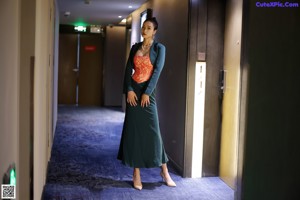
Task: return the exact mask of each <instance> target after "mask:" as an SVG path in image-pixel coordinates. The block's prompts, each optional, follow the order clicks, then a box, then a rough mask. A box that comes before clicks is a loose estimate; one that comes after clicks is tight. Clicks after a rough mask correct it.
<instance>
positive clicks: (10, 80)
mask: <svg viewBox="0 0 300 200" xmlns="http://www.w3.org/2000/svg"><path fill="white" fill-rule="evenodd" d="M19 24H20V1H19V0H6V1H1V3H0V26H1V27H2V29H1V37H0V44H1V46H0V94H1V97H0V138H1V140H0V163H1V164H0V177H1V180H2V177H3V175H4V173H5V172H6V170H7V169H8V167H9V165H10V164H12V163H15V164H16V170H17V171H16V173H17V174H18V173H19V169H20V168H19V161H18V158H19V155H18V151H19V147H18V144H19V136H18V135H19V114H20V110H19V91H20V89H19V77H20V66H19V63H20V59H19V56H20V53H19V47H20V46H19V45H20V26H19ZM1 182H2V181H1ZM18 183H19V176H18V175H17V185H18ZM18 190H19V188H18V187H17V192H18Z"/></svg>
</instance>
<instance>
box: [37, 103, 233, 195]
mask: <svg viewBox="0 0 300 200" xmlns="http://www.w3.org/2000/svg"><path fill="white" fill-rule="evenodd" d="M123 119H124V113H122V112H121V111H120V109H118V108H99V107H75V106H59V108H58V121H57V127H56V133H55V138H54V142H53V147H52V155H51V159H50V162H49V164H48V174H47V180H46V185H45V187H44V192H43V198H42V199H44V200H98V199H99V200H166V199H171V200H232V199H233V196H234V194H233V193H234V192H233V190H232V189H231V188H229V187H228V186H227V185H226V184H224V182H222V181H221V180H220V179H219V178H217V177H212V178H201V179H191V178H182V177H181V176H179V175H178V174H176V172H175V171H174V170H172V169H169V170H170V174H171V176H172V177H173V179H174V181H175V182H176V184H177V187H176V188H170V187H167V186H166V185H165V184H164V183H163V182H162V180H161V178H160V176H159V172H160V168H151V169H142V170H141V176H142V181H143V186H144V187H143V190H142V191H138V190H135V189H133V188H132V182H131V180H132V169H131V168H129V167H125V166H124V165H122V164H121V162H120V161H119V160H117V159H116V157H117V152H118V147H119V142H120V137H121V131H122V125H123Z"/></svg>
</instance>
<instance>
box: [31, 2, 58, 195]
mask: <svg viewBox="0 0 300 200" xmlns="http://www.w3.org/2000/svg"><path fill="white" fill-rule="evenodd" d="M51 9H53V0H48V1H37V2H36V21H35V22H36V29H35V73H34V199H40V198H41V195H42V191H43V187H44V184H45V181H46V173H47V172H46V170H47V164H48V160H49V156H50V153H51V151H50V150H51V144H52V140H51V138H52V98H51V97H52V96H51V95H52V91H53V88H52V85H53V82H52V81H53V63H52V60H53V49H52V47H53V46H52V45H53V33H54V24H53V23H54V22H53V21H49V16H50V10H51ZM52 11H53V10H52ZM53 17H54V15H53V13H52V15H51V18H50V19H51V20H53ZM49 59H50V61H51V62H50V64H49Z"/></svg>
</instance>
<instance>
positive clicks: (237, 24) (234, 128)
mask: <svg viewBox="0 0 300 200" xmlns="http://www.w3.org/2000/svg"><path fill="white" fill-rule="evenodd" d="M241 33H242V1H237V0H230V1H227V6H226V17H225V37H224V38H225V40H224V42H225V43H224V71H225V85H224V86H225V87H224V97H223V108H222V110H223V111H222V113H223V116H222V130H221V153H220V177H221V178H222V179H223V180H224V181H225V182H226V183H227V184H228V185H229V186H231V187H232V188H235V187H236V177H237V161H238V160H237V155H238V128H239V124H238V123H239V96H240V93H239V91H240V57H241V44H240V41H241Z"/></svg>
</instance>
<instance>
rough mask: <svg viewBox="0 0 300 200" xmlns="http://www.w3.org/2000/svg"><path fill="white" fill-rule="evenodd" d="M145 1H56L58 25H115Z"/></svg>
mask: <svg viewBox="0 0 300 200" xmlns="http://www.w3.org/2000/svg"><path fill="white" fill-rule="evenodd" d="M146 1H147V0H58V1H57V2H58V8H59V11H60V13H59V15H60V16H59V17H60V18H59V19H60V24H70V25H102V26H106V25H109V24H113V25H116V24H119V23H120V22H121V20H122V19H123V18H126V17H127V16H128V15H129V14H130V13H132V12H133V11H134V10H136V9H138V8H139V7H140V6H141V5H142V4H143V3H145V2H146ZM129 6H131V7H129ZM68 12H69V13H68ZM119 16H122V17H119Z"/></svg>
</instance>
